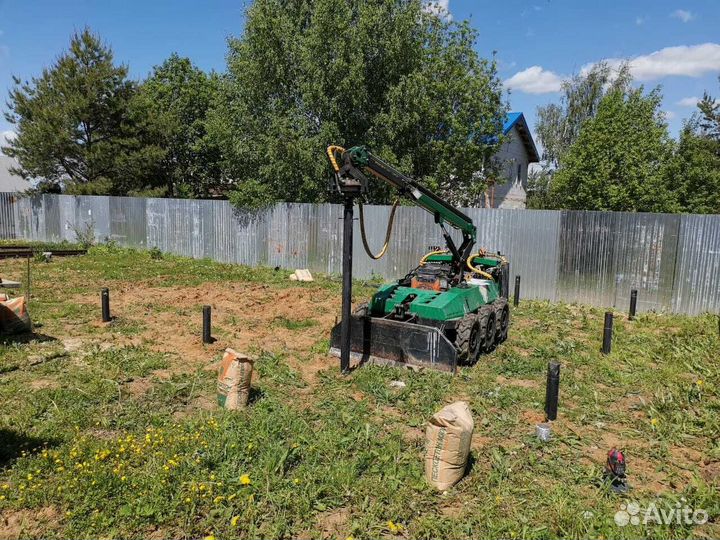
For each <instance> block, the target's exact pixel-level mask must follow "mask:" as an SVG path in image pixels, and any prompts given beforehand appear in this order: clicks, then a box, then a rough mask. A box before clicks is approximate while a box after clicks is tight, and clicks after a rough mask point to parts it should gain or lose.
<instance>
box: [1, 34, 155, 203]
mask: <svg viewBox="0 0 720 540" xmlns="http://www.w3.org/2000/svg"><path fill="white" fill-rule="evenodd" d="M134 92H135V85H134V84H133V83H132V82H131V81H129V80H128V79H127V67H126V66H122V65H121V66H117V65H115V64H114V62H113V53H112V51H111V49H110V48H109V47H107V46H105V45H103V44H102V42H101V40H100V38H99V37H98V36H96V35H94V34H93V33H92V32H91V31H90V30H89V29H87V28H86V29H85V30H83V31H82V32H80V33H76V34H74V35H73V36H72V38H71V40H70V48H69V50H68V51H67V52H65V53H63V54H62V55H61V56H60V57H59V58H58V59H57V60H56V61H55V63H54V64H53V65H52V66H51V67H50V68H46V69H44V70H43V73H42V75H41V76H40V77H38V78H33V79H32V80H31V81H30V82H27V81H26V82H24V83H23V82H21V81H20V80H19V79H17V78H15V86H14V88H13V89H12V90H11V91H10V96H9V101H8V104H7V106H8V111H7V112H6V113H5V118H6V119H7V121H8V122H10V123H11V124H14V125H16V126H17V128H16V132H17V137H16V138H15V139H13V140H12V141H11V142H10V143H9V144H8V146H6V147H4V148H3V152H4V153H5V154H6V155H8V156H10V157H14V158H16V159H17V161H18V163H19V166H18V167H16V168H14V169H12V172H13V173H14V174H17V175H19V176H21V177H23V178H25V179H38V180H40V184H39V186H40V189H48V190H57V189H58V188H59V187H65V188H66V189H67V190H68V191H70V192H78V193H118V192H122V191H123V190H126V188H127V186H129V185H130V186H132V187H135V188H137V187H144V186H145V182H151V181H152V178H153V176H154V175H153V171H154V167H155V164H156V162H157V158H158V155H159V154H161V153H162V151H161V149H159V148H152V147H148V146H147V145H146V144H145V143H144V142H143V141H142V134H143V131H144V120H143V117H142V115H138V114H135V115H133V114H132V113H131V111H130V107H129V103H130V101H131V99H132V97H133V94H134ZM119 186H125V187H119Z"/></svg>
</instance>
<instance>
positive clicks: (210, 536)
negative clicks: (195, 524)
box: [203, 534, 215, 540]
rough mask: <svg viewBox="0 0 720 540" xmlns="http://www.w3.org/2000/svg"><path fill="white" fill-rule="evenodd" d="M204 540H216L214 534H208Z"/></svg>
mask: <svg viewBox="0 0 720 540" xmlns="http://www.w3.org/2000/svg"><path fill="white" fill-rule="evenodd" d="M203 540H215V535H214V534H208V535H207V536H206V537H205V538H204V539H203Z"/></svg>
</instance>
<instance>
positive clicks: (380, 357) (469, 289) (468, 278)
mask: <svg viewBox="0 0 720 540" xmlns="http://www.w3.org/2000/svg"><path fill="white" fill-rule="evenodd" d="M327 154H328V158H329V160H330V163H331V165H332V168H333V171H334V181H333V186H332V187H333V189H336V190H337V191H339V192H340V193H341V194H342V195H343V196H344V198H345V214H344V218H345V224H344V236H343V319H342V321H341V322H340V323H339V324H337V325H336V326H335V327H334V328H333V329H332V334H331V343H330V345H331V348H330V352H331V354H334V355H336V356H339V357H340V360H341V361H340V364H341V369H342V370H343V371H347V370H348V369H349V368H350V362H351V360H353V361H354V362H355V363H356V364H361V363H365V362H370V363H376V364H385V365H387V364H391V365H404V366H408V367H413V368H432V369H439V370H444V371H449V372H455V370H456V367H457V365H458V364H459V363H465V364H474V363H475V362H477V360H478V358H479V356H480V355H481V354H483V353H487V352H490V351H492V350H493V349H494V348H495V347H496V346H497V345H498V344H499V343H502V342H503V341H504V340H505V339H507V335H508V328H509V324H510V310H509V307H508V302H507V298H508V278H509V265H508V262H507V260H506V259H505V258H504V257H503V256H502V255H501V254H500V253H499V252H498V253H495V254H490V253H488V252H486V251H485V250H482V249H480V250H474V249H473V246H474V245H475V242H476V235H477V229H476V228H475V225H474V224H473V222H472V220H471V219H470V218H469V217H468V216H466V215H465V214H464V213H463V212H461V211H460V210H458V209H457V208H455V207H453V206H452V205H451V204H449V203H448V202H447V201H445V200H443V199H442V198H440V197H438V196H437V195H436V194H434V193H432V192H431V191H430V190H428V189H427V188H425V187H424V186H423V185H422V184H420V183H418V182H417V181H415V180H414V179H412V178H410V177H409V176H406V175H405V174H403V173H401V172H400V171H398V170H397V169H395V168H394V167H392V166H391V165H389V164H387V163H385V162H384V161H383V160H381V159H380V158H378V157H377V156H375V155H373V154H372V153H371V152H369V151H368V150H367V149H366V148H365V147H363V146H355V147H352V148H350V149H348V150H345V149H344V148H342V147H339V146H331V147H329V148H328V150H327ZM369 177H372V178H375V179H379V180H382V181H383V182H386V183H388V184H389V185H390V186H392V187H393V188H395V189H396V190H397V191H398V195H399V197H402V198H405V199H407V200H409V201H411V202H412V203H414V204H416V205H417V206H419V207H421V208H423V209H425V210H426V211H428V212H430V213H431V214H432V215H433V216H434V218H435V223H437V224H438V226H439V227H440V229H441V231H442V235H443V238H444V239H445V244H446V249H434V250H432V251H430V253H428V254H426V255H425V256H424V257H422V258H421V259H420V261H419V263H418V266H417V267H416V268H414V269H413V270H411V271H410V272H408V274H407V275H406V276H405V277H403V278H402V279H400V280H398V281H396V282H393V283H387V284H384V285H382V286H381V287H380V288H379V289H378V290H377V292H376V293H375V294H374V295H373V297H372V298H371V299H370V301H369V302H368V303H367V304H363V305H361V306H360V307H358V308H357V309H356V310H355V311H354V312H352V311H351V304H350V302H351V287H352V233H353V225H352V220H353V205H354V200H355V199H359V198H361V197H362V196H363V194H364V193H365V192H366V191H367V190H368V184H369ZM397 204H398V203H397V201H396V203H395V205H393V209H392V212H391V215H390V221H389V223H388V230H387V234H386V238H385V245H384V246H383V248H382V250H381V252H380V253H379V254H377V255H376V254H373V253H371V252H370V249H369V247H368V245H367V240H366V238H365V232H364V222H363V217H364V216H363V210H362V203H359V208H360V230H361V232H362V240H363V244H364V246H365V250H366V251H367V252H368V255H369V256H370V257H372V258H374V259H377V258H380V257H381V256H383V255H384V253H385V252H386V250H387V247H388V243H389V240H390V234H391V229H392V222H393V217H394V214H395V208H396V207H397ZM447 227H452V228H454V229H456V230H458V231H459V232H460V233H461V235H462V241H461V242H460V244H459V245H457V244H456V243H455V241H454V240H453V238H452V236H451V235H450V233H449V231H448V230H447Z"/></svg>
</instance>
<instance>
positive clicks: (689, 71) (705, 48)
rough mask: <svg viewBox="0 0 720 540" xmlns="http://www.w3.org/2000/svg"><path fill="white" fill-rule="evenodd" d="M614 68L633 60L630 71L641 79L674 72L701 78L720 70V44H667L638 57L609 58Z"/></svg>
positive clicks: (644, 79) (646, 79)
mask: <svg viewBox="0 0 720 540" xmlns="http://www.w3.org/2000/svg"><path fill="white" fill-rule="evenodd" d="M605 61H606V62H607V63H608V64H609V65H610V67H612V68H615V69H617V68H619V67H620V66H621V65H622V64H623V62H626V61H627V62H629V63H630V72H631V73H632V75H633V77H635V78H636V79H638V80H640V81H651V80H653V79H660V78H662V77H668V76H671V75H675V76H682V77H700V76H702V75H705V74H706V73H712V72H717V71H720V45H718V44H717V43H703V44H702V45H681V46H679V47H665V48H664V49H660V50H659V51H655V52H652V53H650V54H645V55H641V56H636V57H635V58H629V59H624V58H608V59H606V60H605ZM592 66H593V64H587V65H585V66H583V67H582V69H581V70H580V72H581V73H587V71H588V70H589V69H590V68H591V67H592Z"/></svg>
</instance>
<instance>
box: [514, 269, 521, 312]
mask: <svg viewBox="0 0 720 540" xmlns="http://www.w3.org/2000/svg"><path fill="white" fill-rule="evenodd" d="M519 303H520V276H515V297H514V298H513V306H515V307H518V304H519Z"/></svg>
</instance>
